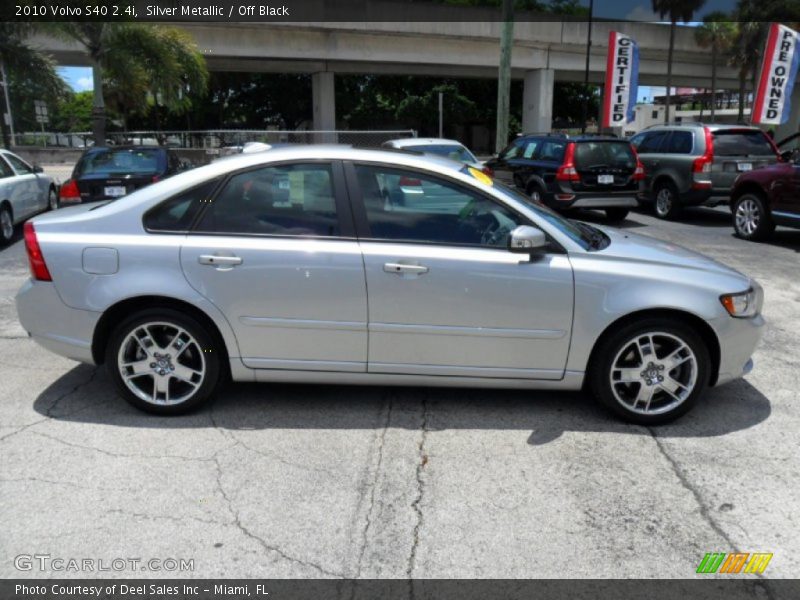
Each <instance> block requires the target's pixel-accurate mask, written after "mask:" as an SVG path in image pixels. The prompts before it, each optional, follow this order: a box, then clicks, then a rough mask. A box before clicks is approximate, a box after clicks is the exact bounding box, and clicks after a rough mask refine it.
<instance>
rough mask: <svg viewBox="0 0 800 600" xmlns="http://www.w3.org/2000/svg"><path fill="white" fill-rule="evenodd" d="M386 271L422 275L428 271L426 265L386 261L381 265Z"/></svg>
mask: <svg viewBox="0 0 800 600" xmlns="http://www.w3.org/2000/svg"><path fill="white" fill-rule="evenodd" d="M383 270H384V272H386V273H396V274H398V275H422V274H423V273H427V272H428V270H429V269H428V267H425V266H423V265H406V264H403V263H386V264H385V265H383Z"/></svg>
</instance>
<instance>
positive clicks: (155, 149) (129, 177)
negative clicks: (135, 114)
mask: <svg viewBox="0 0 800 600" xmlns="http://www.w3.org/2000/svg"><path fill="white" fill-rule="evenodd" d="M185 168H186V167H185V166H184V165H183V163H181V160H180V158H179V157H178V155H177V154H176V153H175V151H174V150H172V149H170V148H166V147H163V146H112V147H100V148H91V149H90V150H86V151H85V152H84V153H83V155H81V157H80V159H79V160H78V162H77V163H76V164H75V169H73V171H72V177H71V178H70V179H68V180H67V181H65V182H64V183H63V184H61V190H60V193H59V200H60V202H61V203H62V204H76V203H80V202H96V201H98V200H109V199H110V200H115V199H117V198H120V197H121V196H124V195H126V194H129V193H131V192H133V191H135V190H138V189H140V188H143V187H145V186H147V185H150V184H151V183H155V182H156V181H160V180H162V179H165V178H167V177H170V176H172V175H174V174H175V173H178V172H179V171H182V170H184V169H185Z"/></svg>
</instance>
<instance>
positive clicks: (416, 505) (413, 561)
mask: <svg viewBox="0 0 800 600" xmlns="http://www.w3.org/2000/svg"><path fill="white" fill-rule="evenodd" d="M429 416H430V415H429V410H428V392H427V391H426V392H425V393H424V395H423V396H422V424H421V426H420V430H421V432H422V433H421V435H420V439H419V462H418V463H417V471H416V479H417V497H416V498H415V499H414V501H413V502H412V503H411V508H412V509H413V510H414V512H415V513H416V515H417V522H416V524H415V525H414V538H413V542H412V544H411V552H410V553H409V555H408V568H407V569H406V575H407V576H408V577H409V578H412V577H413V574H414V569H415V568H416V566H417V548H418V547H419V531H420V529H421V528H422V522H423V515H422V509H420V503H421V502H422V497H423V495H424V493H425V483H424V481H423V479H422V470H423V469H424V468H425V465H426V464H427V462H428V457H427V456H426V455H425V441H426V439H427V436H428V417H429ZM411 591H412V596H413V588H412V590H411Z"/></svg>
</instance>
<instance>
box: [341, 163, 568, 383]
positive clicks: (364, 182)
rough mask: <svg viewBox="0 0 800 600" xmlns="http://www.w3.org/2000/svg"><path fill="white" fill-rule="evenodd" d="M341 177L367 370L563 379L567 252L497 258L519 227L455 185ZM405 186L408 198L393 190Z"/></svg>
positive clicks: (389, 175)
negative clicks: (360, 257)
mask: <svg viewBox="0 0 800 600" xmlns="http://www.w3.org/2000/svg"><path fill="white" fill-rule="evenodd" d="M348 171H349V173H350V178H349V183H350V187H351V190H354V193H353V196H354V199H355V205H354V209H355V210H356V211H357V212H356V214H357V215H358V216H357V220H358V221H359V223H360V227H361V228H362V229H363V231H359V236H360V238H361V249H362V252H363V254H364V264H365V268H366V278H367V289H368V290H369V360H368V363H369V364H368V370H369V372H373V373H404V374H419V375H450V376H453V375H456V376H472V377H501V378H522V379H560V378H561V377H562V376H563V374H564V368H565V364H566V359H567V352H568V349H569V341H570V329H571V324H572V306H573V280H572V268H571V266H570V263H569V259H568V257H567V255H566V254H560V253H556V252H554V253H553V254H546V255H544V256H542V257H540V258H539V259H537V260H533V261H532V260H529V258H528V257H527V256H523V255H518V254H511V253H510V252H508V251H507V250H506V246H507V240H508V234H509V233H510V232H511V230H512V229H514V228H515V227H516V226H517V225H521V224H528V223H527V221H526V220H525V219H524V218H523V217H521V216H520V215H518V214H516V213H515V212H514V211H512V210H511V209H509V208H507V207H505V206H504V205H502V204H501V203H499V202H497V201H495V200H494V199H493V198H491V197H489V196H484V195H483V194H481V193H478V192H477V191H475V190H472V189H469V188H468V187H466V186H464V185H463V184H460V183H456V182H452V181H449V180H446V179H442V178H439V177H438V176H433V175H428V174H423V173H420V172H417V171H404V170H401V169H394V168H389V167H383V166H371V165H355V166H354V167H352V168H350V167H348ZM409 180H413V181H415V182H416V183H418V185H417V186H416V189H415V190H413V193H407V191H404V190H403V189H402V188H403V187H405V186H404V185H403V184H404V183H406V182H408V181H409ZM400 195H402V197H403V198H402V202H395V203H390V202H387V200H386V199H387V198H391V197H395V198H398V197H399V196H400Z"/></svg>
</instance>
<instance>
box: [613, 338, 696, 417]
mask: <svg viewBox="0 0 800 600" xmlns="http://www.w3.org/2000/svg"><path fill="white" fill-rule="evenodd" d="M611 364H612V367H611V372H610V373H609V378H610V382H611V390H612V393H613V394H614V398H615V399H616V401H617V402H619V403H620V404H621V405H622V406H623V407H624V408H625V409H626V410H629V411H631V412H634V413H637V414H640V415H658V414H662V413H666V412H669V411H672V410H674V409H675V408H677V407H678V406H680V405H681V404H683V403H684V402H685V401H686V399H687V398H689V396H690V395H691V394H692V392H693V391H694V388H695V385H696V383H697V372H698V365H697V357H696V356H695V353H694V352H693V351H692V349H691V348H690V347H689V345H688V344H687V343H686V342H684V341H683V340H682V339H680V338H679V337H677V336H675V335H672V334H670V333H665V332H660V331H654V332H650V333H643V334H640V335H636V336H635V337H634V338H632V339H631V340H629V341H628V342H627V343H625V344H623V346H622V349H621V350H620V351H619V352H618V353H617V355H616V357H615V358H614V361H613V362H612V363H611Z"/></svg>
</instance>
